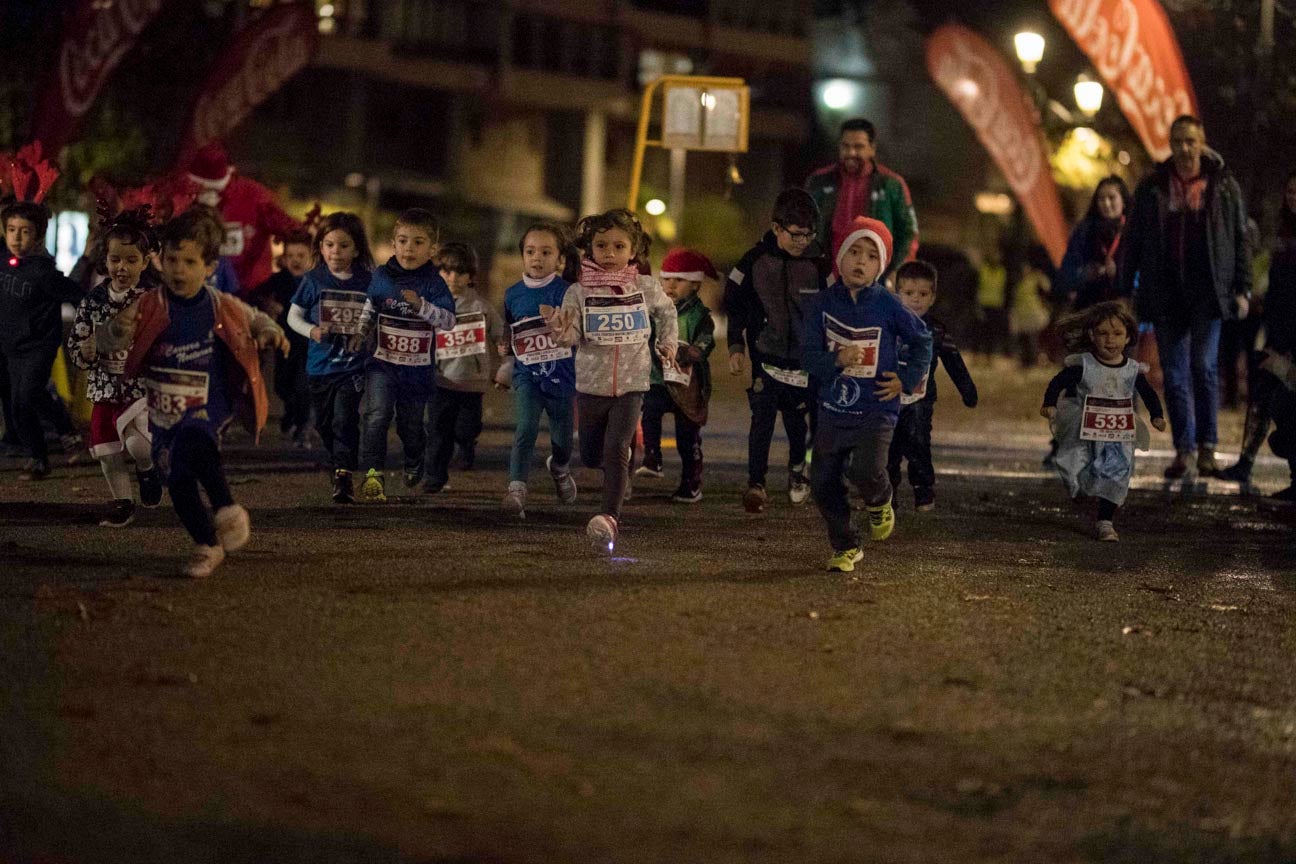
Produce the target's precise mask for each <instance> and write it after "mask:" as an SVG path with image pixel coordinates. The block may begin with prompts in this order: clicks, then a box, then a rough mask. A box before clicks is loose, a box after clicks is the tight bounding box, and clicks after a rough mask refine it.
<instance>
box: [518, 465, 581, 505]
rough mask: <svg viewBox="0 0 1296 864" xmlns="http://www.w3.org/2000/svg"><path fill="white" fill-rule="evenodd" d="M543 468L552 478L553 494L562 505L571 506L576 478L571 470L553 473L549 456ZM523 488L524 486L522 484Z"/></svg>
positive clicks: (573, 500)
mask: <svg viewBox="0 0 1296 864" xmlns="http://www.w3.org/2000/svg"><path fill="white" fill-rule="evenodd" d="M545 468H547V469H548V470H549V476H550V477H551V478H553V482H554V494H556V495H557V496H558V500H559V501H560V502H562V503H563V504H571V503H573V502H575V500H576V491H577V490H576V478H575V477H573V476H572V473H571V468H570V467H567V468H563V469H562V470H561V471H555V470H554V467H553V457H552V456H550V457H549V458H548V459H546V460H545ZM523 488H524V489H525V488H526V485H525V484H523Z"/></svg>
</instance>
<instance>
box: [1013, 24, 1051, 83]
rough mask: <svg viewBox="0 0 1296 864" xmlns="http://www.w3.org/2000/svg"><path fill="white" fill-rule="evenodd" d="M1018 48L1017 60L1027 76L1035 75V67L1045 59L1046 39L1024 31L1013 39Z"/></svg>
mask: <svg viewBox="0 0 1296 864" xmlns="http://www.w3.org/2000/svg"><path fill="white" fill-rule="evenodd" d="M1013 45H1014V46H1015V47H1016V48H1017V59H1018V60H1020V61H1021V64H1022V68H1023V69H1025V70H1026V74H1028V75H1034V74H1035V66H1036V65H1037V64H1038V63H1039V62H1040V61H1041V60H1043V59H1044V37H1043V36H1041V35H1040V34H1038V33H1035V32H1033V31H1031V30H1023V31H1022V32H1020V33H1018V34H1017V35H1016V36H1014V37H1013Z"/></svg>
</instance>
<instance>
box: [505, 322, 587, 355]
mask: <svg viewBox="0 0 1296 864" xmlns="http://www.w3.org/2000/svg"><path fill="white" fill-rule="evenodd" d="M511 329H512V331H513V332H512V334H511V335H512V337H513V356H514V357H516V358H517V360H518V362H519V363H522V364H523V365H526V366H536V365H538V364H540V363H551V362H553V361H554V360H566V359H567V358H569V357H571V356H572V351H571V348H570V347H568V346H566V345H559V344H558V343H557V342H556V341H555V340H554V335H553V331H552V330H550V329H549V325H548V324H546V323H545V320H544V318H542V317H540V316H539V315H536V316H534V317H532V318H523V319H522V320H520V321H514V322H513V326H512V328H511Z"/></svg>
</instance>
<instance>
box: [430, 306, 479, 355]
mask: <svg viewBox="0 0 1296 864" xmlns="http://www.w3.org/2000/svg"><path fill="white" fill-rule="evenodd" d="M436 343H437V358H438V359H441V360H448V359H451V358H453V357H469V356H472V355H473V354H485V353H486V314H485V313H484V312H465V313H464V314H463V315H459V316H456V317H455V326H454V329H453V330H438V331H437V334H436Z"/></svg>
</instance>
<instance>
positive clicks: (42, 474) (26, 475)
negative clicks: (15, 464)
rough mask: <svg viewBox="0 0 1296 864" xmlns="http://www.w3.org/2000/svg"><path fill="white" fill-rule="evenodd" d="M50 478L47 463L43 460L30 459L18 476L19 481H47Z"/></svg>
mask: <svg viewBox="0 0 1296 864" xmlns="http://www.w3.org/2000/svg"><path fill="white" fill-rule="evenodd" d="M49 476H50V467H49V462H48V461H46V460H44V459H32V460H31V461H30V462H28V463H27V468H26V469H25V470H24V471H23V472H22V473H21V474H19V475H18V479H19V480H48V479H49Z"/></svg>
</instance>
